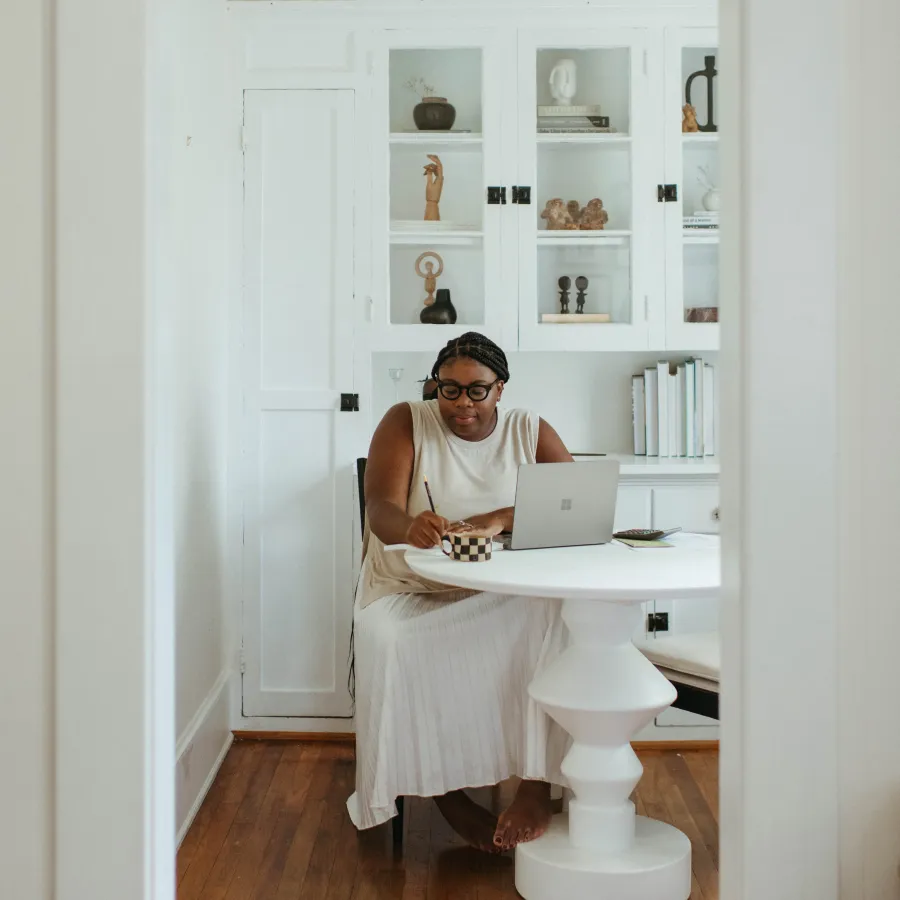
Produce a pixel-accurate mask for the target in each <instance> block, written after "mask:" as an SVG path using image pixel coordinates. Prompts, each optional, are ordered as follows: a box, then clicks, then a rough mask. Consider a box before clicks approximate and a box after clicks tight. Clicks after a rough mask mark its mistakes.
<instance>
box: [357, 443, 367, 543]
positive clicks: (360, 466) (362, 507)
mask: <svg viewBox="0 0 900 900" xmlns="http://www.w3.org/2000/svg"><path fill="white" fill-rule="evenodd" d="M356 483H357V488H358V489H357V493H358V494H359V529H360V531H361V532H362V533H363V534H364V535H365V533H366V458H365V457H364V456H361V457H360V458H359V459H358V460H356Z"/></svg>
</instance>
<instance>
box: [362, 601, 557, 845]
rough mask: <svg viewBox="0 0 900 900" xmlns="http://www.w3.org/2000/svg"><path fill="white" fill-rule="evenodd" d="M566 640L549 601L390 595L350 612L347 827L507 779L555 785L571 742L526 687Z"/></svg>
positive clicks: (367, 825) (368, 824)
mask: <svg viewBox="0 0 900 900" xmlns="http://www.w3.org/2000/svg"><path fill="white" fill-rule="evenodd" d="M565 640H566V628H565V624H564V623H563V621H562V618H561V616H560V602H559V601H557V600H543V599H534V598H529V597H518V596H505V595H498V594H477V595H475V596H473V597H469V598H467V599H463V600H458V601H455V602H445V601H437V600H430V599H428V595H427V594H396V595H394V596H390V597H383V598H381V599H380V600H376V601H375V602H374V603H371V604H370V605H369V606H367V607H366V608H365V609H359V608H357V609H356V614H355V648H356V792H355V793H354V794H353V796H351V797H350V799H349V800H348V801H347V808H348V810H349V813H350V818H351V819H352V821H353V824H354V825H356V827H357V828H360V829H363V828H371V827H373V826H375V825H379V824H381V823H382V822H385V821H387V820H388V819H390V818H391V817H392V816H394V815H396V813H397V807H396V802H395V801H396V798H397V797H402V796H420V797H435V796H439V795H441V794H445V793H447V792H448V791H453V790H458V789H460V788H466V787H483V786H485V785H492V784H497V783H498V782H500V781H503V780H505V779H506V778H510V777H511V776H514V775H515V776H519V777H521V778H536V779H542V780H544V781H549V782H551V783H554V784H564V783H565V782H564V779H563V777H562V775H561V773H560V764H561V762H562V759H563V756H564V755H565V753H566V751H567V750H568V747H569V743H570V739H569V737H568V735H566V734H565V732H564V731H563V730H562V729H561V728H560V727H559V726H558V725H557V724H556V723H555V722H554V721H553V720H552V719H551V718H550V717H549V716H548V715H547V714H546V713H544V712H543V711H542V710H541V709H540V707H539V706H538V705H537V704H536V703H535V702H534V701H533V700H532V699H531V698H530V697H529V696H528V685H529V683H530V682H531V681H532V679H533V678H534V677H535V675H537V674H538V673H539V672H540V671H541V670H542V668H543V667H545V666H546V665H548V664H549V663H550V662H551V661H552V660H553V659H555V658H556V657H557V656H558V655H559V654H560V653H561V652H562V650H563V648H564V644H565Z"/></svg>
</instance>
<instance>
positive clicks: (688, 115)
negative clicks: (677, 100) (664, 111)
mask: <svg viewBox="0 0 900 900" xmlns="http://www.w3.org/2000/svg"><path fill="white" fill-rule="evenodd" d="M681 113H682V118H681V130H682V131H683V132H684V133H685V134H688V133H691V132H694V131H699V130H700V126H699V125H698V124H697V110H696V109H694V107H693V106H691V104H690V103H685V104H684V106H682V107H681Z"/></svg>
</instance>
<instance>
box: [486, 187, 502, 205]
mask: <svg viewBox="0 0 900 900" xmlns="http://www.w3.org/2000/svg"><path fill="white" fill-rule="evenodd" d="M487 202H488V205H489V206H496V205H503V206H505V205H506V188H505V187H500V186H499V185H492V186H491V187H489V188H488V189H487Z"/></svg>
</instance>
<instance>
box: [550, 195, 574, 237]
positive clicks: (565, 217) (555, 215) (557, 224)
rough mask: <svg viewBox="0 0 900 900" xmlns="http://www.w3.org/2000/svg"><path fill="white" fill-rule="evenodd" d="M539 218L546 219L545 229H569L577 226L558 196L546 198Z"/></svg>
mask: <svg viewBox="0 0 900 900" xmlns="http://www.w3.org/2000/svg"><path fill="white" fill-rule="evenodd" d="M541 218H542V219H546V220H547V231H571V230H572V229H574V228H577V227H578V226H577V225H576V224H575V223H574V222H573V221H572V215H571V213H570V212H569V210H568V209H567V208H566V205H565V204H564V203H563V202H562V200H561V199H560V198H559V197H554V199H553V200H548V201H547V205H546V206H545V207H544V211H543V212H542V213H541Z"/></svg>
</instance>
